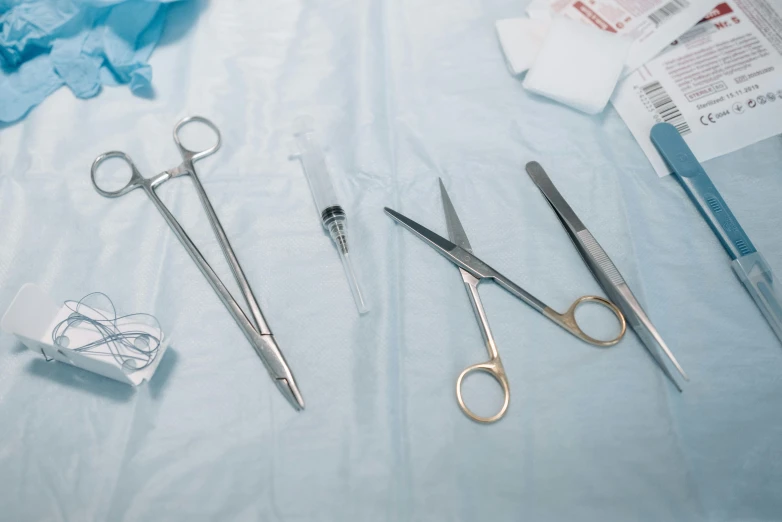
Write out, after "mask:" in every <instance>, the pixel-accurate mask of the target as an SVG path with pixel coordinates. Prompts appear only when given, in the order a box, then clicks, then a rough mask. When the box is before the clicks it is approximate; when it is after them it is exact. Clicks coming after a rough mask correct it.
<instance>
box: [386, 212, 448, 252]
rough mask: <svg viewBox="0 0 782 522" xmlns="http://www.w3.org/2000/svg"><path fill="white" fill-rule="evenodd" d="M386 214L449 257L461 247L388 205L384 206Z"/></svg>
mask: <svg viewBox="0 0 782 522" xmlns="http://www.w3.org/2000/svg"><path fill="white" fill-rule="evenodd" d="M384 210H385V212H386V214H388V215H389V217H390V218H391V219H393V220H394V221H396V222H397V223H399V224H400V225H402V226H403V227H405V228H406V229H407V230H409V231H410V232H412V233H413V234H415V235H416V236H418V237H419V238H420V239H422V240H423V241H424V243H426V244H427V245H429V246H430V247H432V248H434V249H435V250H437V251H438V252H440V253H441V254H443V255H444V256H446V257H447V258H448V259H451V258H452V256H451V255H450V253H451V251H453V250H455V249H456V248H459V247H458V246H457V245H454V244H453V243H451V242H450V241H448V240H447V239H445V238H444V237H443V236H441V235H439V234H435V233H434V232H432V231H431V230H429V229H428V228H426V227H425V226H423V225H419V224H418V223H416V222H415V221H413V220H412V219H410V218H409V217H406V216H403V215H402V214H400V213H399V212H397V211H396V210H392V209H390V208H388V207H385V208H384Z"/></svg>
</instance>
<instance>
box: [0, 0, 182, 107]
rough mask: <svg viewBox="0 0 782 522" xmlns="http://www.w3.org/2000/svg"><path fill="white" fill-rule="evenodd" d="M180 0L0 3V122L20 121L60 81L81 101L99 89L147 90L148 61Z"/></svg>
mask: <svg viewBox="0 0 782 522" xmlns="http://www.w3.org/2000/svg"><path fill="white" fill-rule="evenodd" d="M175 1H179V0H0V68H1V69H0V70H1V71H2V77H0V122H12V121H16V120H18V119H20V118H22V117H24V115H25V114H27V112H28V111H29V110H30V109H31V108H32V107H34V106H36V105H38V104H39V103H41V101H43V99H44V98H46V96H48V95H49V94H51V93H52V92H54V91H55V90H57V89H58V88H59V87H60V86H62V85H63V84H65V85H67V86H68V87H69V88H70V89H71V90H72V91H73V93H74V94H75V95H76V96H78V97H79V98H89V97H92V96H95V95H96V94H98V92H100V88H101V85H102V84H123V83H129V84H130V89H131V91H133V92H134V93H143V92H145V91H148V90H149V88H150V85H151V80H152V69H151V68H150V66H149V64H147V60H148V59H149V56H150V55H151V54H152V50H153V49H154V48H155V45H156V44H157V42H158V40H159V39H160V35H161V33H162V32H163V26H164V24H165V18H166V12H167V8H168V6H167V5H164V4H167V3H170V2H175Z"/></svg>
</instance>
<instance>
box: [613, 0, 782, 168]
mask: <svg viewBox="0 0 782 522" xmlns="http://www.w3.org/2000/svg"><path fill="white" fill-rule="evenodd" d="M611 103H613V105H614V107H615V108H616V110H617V112H619V115H620V116H621V117H622V119H623V120H624V122H625V123H626V124H627V126H628V127H629V128H630V132H632V133H633V136H634V137H635V139H636V140H637V141H638V144H639V145H640V146H641V149H643V151H644V153H645V154H646V157H647V158H649V161H650V162H651V163H652V166H653V167H654V170H655V171H656V172H657V175H658V176H666V175H668V173H669V172H670V170H669V169H668V167H667V166H666V164H665V162H664V161H663V160H662V158H661V157H660V155H659V154H657V151H656V150H655V148H654V146H653V145H652V142H651V141H650V140H649V132H650V131H651V129H652V127H653V126H654V125H655V124H656V123H659V122H668V123H671V124H672V125H674V126H675V127H676V128H677V130H678V131H679V133H680V134H681V135H682V136H683V137H684V138H685V141H686V142H687V145H689V147H690V148H691V149H692V152H693V154H695V157H696V158H697V159H698V161H701V162H703V161H706V160H709V159H712V158H715V157H717V156H721V155H723V154H728V153H730V152H733V151H736V150H739V149H741V148H744V147H746V146H748V145H751V144H753V143H756V142H758V141H761V140H763V139H766V138H770V137H771V136H774V135H776V134H780V133H782V2H771V1H769V0H727V1H726V2H722V3H721V4H719V5H718V6H717V7H715V8H714V9H713V10H712V11H711V12H710V13H709V14H708V16H706V17H705V18H704V19H703V20H702V21H701V22H700V23H698V24H697V25H696V26H695V27H693V28H692V29H691V30H690V31H688V32H687V33H685V34H684V35H682V36H681V37H680V38H679V40H678V41H677V42H675V43H674V44H672V45H670V46H669V47H668V48H667V49H666V51H665V52H663V53H661V54H660V55H659V56H658V57H656V58H655V59H653V60H652V61H650V62H649V63H647V64H646V65H645V66H644V67H642V68H641V69H638V70H637V71H636V72H634V73H633V74H631V75H630V76H629V77H627V78H626V79H624V80H622V81H621V82H620V84H619V85H618V86H617V88H616V91H615V92H614V95H613V97H612V99H611Z"/></svg>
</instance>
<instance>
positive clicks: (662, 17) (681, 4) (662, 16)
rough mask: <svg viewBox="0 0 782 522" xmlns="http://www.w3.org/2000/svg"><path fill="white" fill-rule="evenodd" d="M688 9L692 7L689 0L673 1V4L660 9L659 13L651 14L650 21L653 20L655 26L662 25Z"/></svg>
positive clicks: (670, 3)
mask: <svg viewBox="0 0 782 522" xmlns="http://www.w3.org/2000/svg"><path fill="white" fill-rule="evenodd" d="M687 7H690V2H688V1H687V0H672V1H671V2H669V3H667V4H665V5H664V6H662V7H661V8H659V9H658V10H657V11H655V12H653V13H652V14H650V15H649V20H651V21H652V23H653V24H654V25H660V24H661V23H663V22H664V21H666V20H668V19H669V18H670V17H672V16H673V15H675V14H676V13H678V12H680V11H681V10H682V9H685V8H687Z"/></svg>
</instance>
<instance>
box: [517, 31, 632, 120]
mask: <svg viewBox="0 0 782 522" xmlns="http://www.w3.org/2000/svg"><path fill="white" fill-rule="evenodd" d="M632 43H633V40H632V39H630V38H627V37H625V36H619V35H616V34H614V33H609V32H606V31H602V30H600V29H597V28H595V27H590V26H588V25H586V24H584V23H582V22H578V21H575V20H570V19H567V18H562V17H558V18H555V19H554V20H553V21H552V22H551V27H550V29H549V31H548V34H547V35H546V37H545V39H544V40H543V44H542V45H541V47H540V50H539V52H538V56H537V58H536V59H535V61H534V63H533V65H532V67H531V68H530V70H529V72H528V73H527V77H526V78H525V79H524V88H526V89H527V90H529V91H531V92H534V93H536V94H540V95H541V96H546V97H547V98H551V99H552V100H556V101H558V102H560V103H563V104H565V105H568V106H570V107H573V108H574V109H578V110H580V111H583V112H585V113H587V114H597V113H599V112H601V111H602V110H603V108H605V106H606V104H607V103H608V99H609V98H610V97H611V93H613V91H614V87H616V83H617V81H618V80H619V76H620V75H621V73H622V68H623V67H624V63H625V60H626V59H627V53H628V52H629V50H630V46H631V45H632Z"/></svg>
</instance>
